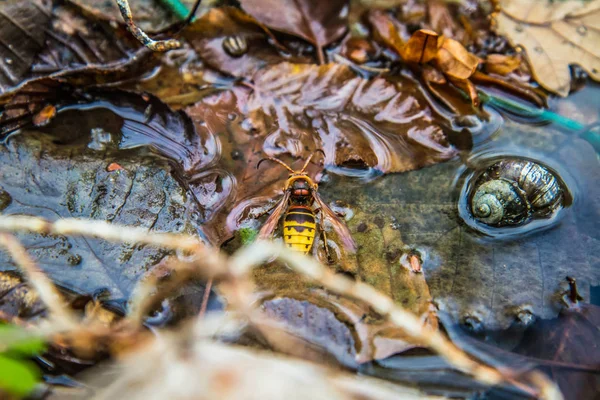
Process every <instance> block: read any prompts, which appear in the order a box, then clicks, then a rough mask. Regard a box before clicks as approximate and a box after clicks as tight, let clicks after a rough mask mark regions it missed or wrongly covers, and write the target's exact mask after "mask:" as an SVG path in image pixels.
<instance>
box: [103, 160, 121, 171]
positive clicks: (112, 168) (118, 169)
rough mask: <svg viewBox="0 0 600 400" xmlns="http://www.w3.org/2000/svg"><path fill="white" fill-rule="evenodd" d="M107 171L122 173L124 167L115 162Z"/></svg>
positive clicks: (109, 165)
mask: <svg viewBox="0 0 600 400" xmlns="http://www.w3.org/2000/svg"><path fill="white" fill-rule="evenodd" d="M106 170H107V171H108V172H113V171H122V170H123V167H121V166H120V165H119V164H117V163H114V162H113V163H110V164H108V167H106Z"/></svg>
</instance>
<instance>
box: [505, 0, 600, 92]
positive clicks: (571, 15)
mask: <svg viewBox="0 0 600 400" xmlns="http://www.w3.org/2000/svg"><path fill="white" fill-rule="evenodd" d="M500 5H501V7H502V11H501V12H499V13H497V15H496V16H495V22H496V31H497V32H498V33H499V34H501V35H504V36H506V37H507V38H508V39H509V41H510V43H511V44H512V45H513V46H517V45H520V46H523V47H524V48H525V50H526V52H527V59H528V61H529V63H530V65H531V69H532V73H533V75H534V77H535V79H536V81H537V82H538V83H539V84H540V85H541V86H542V87H544V88H545V89H547V90H549V91H551V92H554V93H556V94H558V95H560V96H566V95H567V94H569V90H570V82H571V73H570V69H569V65H572V64H576V65H579V66H581V67H582V68H583V69H584V70H586V72H587V73H588V74H589V75H590V77H592V78H593V79H594V80H596V81H598V80H600V48H599V47H598V46H597V44H598V42H600V0H593V1H589V2H584V1H579V0H567V1H560V2H553V1H550V0H546V1H538V0H526V1H522V0H519V1H516V0H504V1H501V2H500Z"/></svg>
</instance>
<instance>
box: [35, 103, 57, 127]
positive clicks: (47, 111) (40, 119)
mask: <svg viewBox="0 0 600 400" xmlns="http://www.w3.org/2000/svg"><path fill="white" fill-rule="evenodd" d="M55 115H56V107H54V106H53V105H52V104H48V105H47V106H46V107H44V108H42V109H41V110H40V111H39V112H38V113H37V114H35V115H34V116H33V118H32V122H33V125H35V126H44V125H46V124H48V123H49V122H50V120H51V119H52V118H54V116H55Z"/></svg>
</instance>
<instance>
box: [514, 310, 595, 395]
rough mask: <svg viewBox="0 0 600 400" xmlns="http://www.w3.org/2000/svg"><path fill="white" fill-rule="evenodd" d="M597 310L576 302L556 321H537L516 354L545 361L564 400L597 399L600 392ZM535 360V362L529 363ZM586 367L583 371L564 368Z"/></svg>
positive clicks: (524, 337) (526, 333) (528, 331)
mask: <svg viewBox="0 0 600 400" xmlns="http://www.w3.org/2000/svg"><path fill="white" fill-rule="evenodd" d="M598 343H600V307H598V306H595V305H593V304H586V303H581V302H579V301H575V302H573V303H571V304H569V306H568V307H567V308H565V309H564V310H562V311H561V313H560V315H559V316H558V318H555V319H552V320H539V321H537V322H536V323H535V324H534V325H533V326H531V327H530V328H529V329H528V330H527V331H526V332H525V334H524V336H523V342H521V344H519V346H518V347H517V349H516V352H517V353H519V354H523V355H527V356H529V357H535V358H537V359H541V360H546V361H547V363H544V364H546V365H549V367H548V369H549V371H550V376H551V378H552V379H553V380H555V381H556V382H557V383H558V384H559V386H560V389H561V391H562V393H563V395H564V396H565V398H566V399H569V400H571V399H572V400H575V399H578V400H579V399H581V400H586V399H590V400H592V399H596V398H597V396H598V393H599V390H600V374H599V372H600V347H599V346H598ZM532 361H534V362H535V361H536V360H532ZM565 365H573V366H576V367H577V366H579V367H585V369H587V371H585V370H583V371H582V370H577V369H575V368H565Z"/></svg>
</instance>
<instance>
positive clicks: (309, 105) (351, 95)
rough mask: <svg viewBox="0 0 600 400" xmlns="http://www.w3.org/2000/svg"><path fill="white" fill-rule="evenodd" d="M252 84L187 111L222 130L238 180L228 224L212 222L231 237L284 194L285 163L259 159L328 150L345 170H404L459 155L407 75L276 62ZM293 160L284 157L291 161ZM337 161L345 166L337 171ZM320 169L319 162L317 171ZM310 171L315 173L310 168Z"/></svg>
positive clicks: (204, 128) (329, 163)
mask: <svg viewBox="0 0 600 400" xmlns="http://www.w3.org/2000/svg"><path fill="white" fill-rule="evenodd" d="M253 80H254V83H253V85H252V88H248V87H245V86H236V87H234V89H233V90H232V91H229V92H223V93H220V94H218V95H215V96H211V97H208V98H206V99H205V100H204V101H202V102H201V103H198V104H197V105H195V106H193V107H189V108H187V109H186V112H187V113H188V114H189V115H190V116H191V117H192V119H193V120H194V121H197V122H202V123H201V124H199V125H197V129H198V131H199V132H206V133H207V134H210V135H213V136H214V135H217V134H218V135H219V136H221V137H224V139H223V140H222V141H221V142H222V146H223V147H222V148H223V153H224V154H231V158H229V157H227V158H226V159H224V160H223V161H222V165H223V167H224V169H226V170H227V171H229V172H231V173H232V175H233V176H234V177H235V182H236V190H234V191H232V193H235V199H234V200H233V201H232V203H231V204H227V205H226V208H227V209H228V212H229V214H230V215H229V217H228V223H227V224H224V223H222V224H219V223H217V222H215V223H214V226H215V227H216V228H217V229H223V228H225V227H226V229H227V232H222V233H221V234H219V235H217V236H219V237H222V238H227V237H230V236H231V234H232V233H233V231H235V230H237V229H239V227H240V225H239V224H240V223H242V221H243V220H245V219H246V218H247V214H248V208H251V205H252V204H254V207H264V206H266V203H267V202H268V201H269V200H271V201H272V200H273V199H274V198H277V196H279V195H280V193H281V189H282V188H283V184H284V180H285V177H286V176H287V175H286V172H285V170H283V169H278V168H264V169H261V170H260V171H257V170H256V165H257V162H258V161H259V160H260V159H261V158H262V157H264V156H273V157H280V156H292V157H295V158H305V157H306V156H307V155H308V154H309V153H310V152H311V151H314V150H316V149H321V150H323V151H324V153H325V160H324V163H325V166H326V167H328V168H332V169H336V168H338V169H339V173H342V174H354V175H356V174H358V175H369V174H371V173H376V171H381V172H400V171H406V170H410V169H415V168H420V167H422V166H425V165H431V164H434V163H436V162H440V161H443V160H446V159H448V158H450V157H452V156H454V155H455V154H456V149H455V148H454V147H452V145H451V144H450V143H449V142H448V140H447V138H446V135H445V133H444V131H443V130H442V128H441V125H442V124H443V123H444V122H443V119H439V120H437V119H435V110H434V109H433V108H430V106H429V105H428V102H427V100H426V99H425V98H424V97H423V96H422V94H421V92H420V89H419V87H418V84H417V83H416V82H414V81H412V80H410V79H408V78H402V77H397V78H396V80H395V81H388V80H386V79H385V78H376V79H372V80H366V79H363V78H361V77H359V76H357V75H356V74H355V73H354V72H352V70H351V69H350V68H349V67H347V66H344V65H339V64H327V65H323V66H314V65H306V64H291V63H282V64H278V65H275V66H273V67H268V68H264V69H262V70H260V71H258V72H257V73H256V74H255V75H254V79H253ZM287 161H289V159H288V160H287ZM340 167H341V168H340ZM322 168H323V167H322V166H317V165H315V170H314V171H313V172H314V173H317V172H319V171H320V170H321V169H322ZM313 176H314V175H313Z"/></svg>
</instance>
